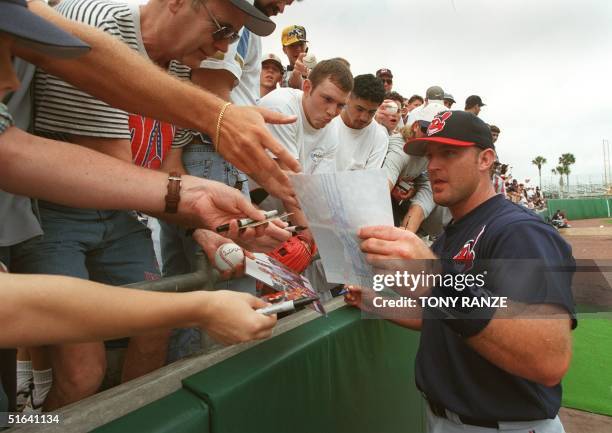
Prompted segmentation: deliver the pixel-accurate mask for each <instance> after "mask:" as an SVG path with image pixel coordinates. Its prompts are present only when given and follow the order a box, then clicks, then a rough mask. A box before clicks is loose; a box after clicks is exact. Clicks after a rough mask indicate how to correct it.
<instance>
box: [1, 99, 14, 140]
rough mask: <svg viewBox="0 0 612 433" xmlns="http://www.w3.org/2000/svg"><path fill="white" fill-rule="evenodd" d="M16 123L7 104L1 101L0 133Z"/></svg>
mask: <svg viewBox="0 0 612 433" xmlns="http://www.w3.org/2000/svg"><path fill="white" fill-rule="evenodd" d="M14 124H15V122H13V117H12V116H11V113H9V111H8V108H7V106H6V105H4V104H3V103H1V102H0V134H2V133H3V132H4V131H6V130H7V129H9V128H10V127H11V126H13V125H14Z"/></svg>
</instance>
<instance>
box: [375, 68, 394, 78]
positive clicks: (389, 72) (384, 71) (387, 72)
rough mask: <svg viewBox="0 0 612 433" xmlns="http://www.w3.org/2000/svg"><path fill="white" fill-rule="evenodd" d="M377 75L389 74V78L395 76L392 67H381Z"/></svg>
mask: <svg viewBox="0 0 612 433" xmlns="http://www.w3.org/2000/svg"><path fill="white" fill-rule="evenodd" d="M376 76H377V77H383V76H387V77H389V78H393V74H392V73H391V69H385V68H383V69H379V70H378V71H376Z"/></svg>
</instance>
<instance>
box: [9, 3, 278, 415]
mask: <svg viewBox="0 0 612 433" xmlns="http://www.w3.org/2000/svg"><path fill="white" fill-rule="evenodd" d="M57 10H58V12H59V13H60V14H62V15H64V16H66V17H69V18H71V19H74V20H76V21H80V22H83V23H85V24H88V25H91V26H94V27H97V28H99V29H101V30H103V31H105V32H107V33H109V34H111V35H113V36H115V37H116V38H118V39H120V40H121V41H122V42H123V43H125V44H127V45H128V46H130V47H131V48H132V49H133V50H135V51H137V52H138V53H139V54H140V55H142V56H143V57H148V58H149V59H150V60H151V61H152V62H153V63H156V64H157V65H159V66H161V67H162V68H165V69H167V70H168V71H169V72H170V73H171V74H174V75H178V76H182V77H185V78H186V77H188V74H189V70H188V69H187V68H186V67H184V66H182V65H181V64H179V63H178V62H176V61H175V60H174V59H184V58H190V59H195V60H197V61H200V60H202V59H204V58H205V57H207V56H210V55H214V54H215V53H216V52H217V51H222V52H223V51H226V50H227V48H228V46H229V44H230V43H231V42H232V41H235V40H236V38H237V37H238V36H237V35H238V33H237V32H238V31H239V30H240V28H241V27H242V26H243V25H246V26H248V27H249V28H250V29H251V30H252V31H253V32H255V33H259V34H261V35H267V34H269V33H271V32H272V31H273V30H274V27H275V26H274V23H272V22H271V21H270V20H269V19H268V18H267V17H266V16H265V15H263V14H262V13H261V12H259V11H258V10H257V9H255V8H254V7H253V6H252V5H251V4H249V3H248V2H247V1H246V0H229V1H227V0H208V1H200V2H192V1H187V0H168V1H162V0H151V1H150V2H149V3H147V4H146V5H143V6H140V7H139V6H136V5H131V4H127V3H117V2H111V1H104V0H102V1H94V0H67V1H65V2H62V3H61V4H60V5H59V6H58V8H57ZM117 78H120V77H117ZM118 81H119V80H118ZM35 90H36V91H35V108H36V110H35V112H36V117H35V119H34V122H35V123H34V130H35V132H36V133H37V134H40V135H43V136H45V137H47V138H52V139H60V140H64V141H69V142H72V143H75V144H78V145H82V146H84V147H88V148H90V149H93V150H96V151H99V152H102V153H104V154H107V155H109V156H112V157H115V158H117V159H120V160H123V161H132V149H131V146H130V144H131V143H130V140H131V139H132V137H136V136H138V135H139V134H141V133H144V134H145V136H146V135H147V134H149V135H148V136H149V137H150V138H149V140H147V139H144V140H143V142H144V143H145V144H152V145H151V148H150V150H151V151H152V152H156V153H157V154H158V155H159V156H160V159H163V146H164V144H166V145H167V144H168V141H170V142H171V141H174V142H175V143H176V142H178V139H177V138H180V137H184V136H185V135H186V134H182V133H177V134H172V131H171V132H170V133H169V134H167V135H165V136H164V134H160V133H159V130H158V129H155V128H153V129H150V130H146V129H145V130H144V131H143V129H142V128H141V124H145V123H146V122H145V121H142V122H139V116H136V117H134V116H130V115H129V114H128V113H126V112H125V111H123V110H120V109H116V108H113V107H110V106H108V105H107V104H105V103H103V102H101V101H100V100H98V99H96V98H94V97H92V96H90V95H89V94H87V93H84V92H82V91H80V90H78V89H76V88H74V87H72V86H71V85H69V84H68V83H66V82H64V81H62V80H60V79H59V78H57V77H55V76H53V75H51V74H49V73H47V72H45V71H43V70H42V69H41V70H39V73H38V76H37V80H36V87H35ZM126 91H128V92H129V89H126ZM225 108H227V107H225ZM139 128H140V129H139ZM160 129H161V128H160ZM166 129H167V128H166ZM217 129H220V125H218V126H217ZM216 144H217V145H218V146H219V145H220V146H223V143H222V142H221V143H219V142H218V141H217V143H216ZM179 177H180V176H179ZM174 178H175V179H176V178H177V176H174ZM109 181H111V182H112V181H113V180H112V179H109ZM174 182H175V184H176V182H178V181H176V180H175V181H174ZM39 208H40V214H41V225H42V228H43V231H44V233H45V236H44V238H38V239H33V240H30V241H28V242H26V243H24V244H21V245H20V246H19V248H18V256H19V260H18V263H19V265H18V269H17V270H18V271H20V272H27V273H48V274H64V275H71V276H77V277H84V278H91V279H93V280H96V281H100V282H106V283H112V284H116V285H119V284H128V283H131V282H136V281H142V280H145V279H156V278H158V277H159V269H158V267H157V263H156V260H155V256H154V254H153V252H152V251H153V250H152V242H151V238H150V234H149V232H148V231H147V229H146V227H144V226H142V225H141V224H140V223H139V222H138V221H137V220H135V219H134V218H133V217H132V216H131V215H130V214H129V213H128V212H124V211H118V210H99V211H95V210H94V211H92V210H85V209H77V208H71V207H67V206H63V205H60V204H57V203H51V202H46V201H41V202H40V203H39ZM169 209H170V208H169ZM170 210H172V209H170ZM60 245H61V250H57V247H58V246H60ZM167 336H168V332H166V331H162V332H156V333H154V334H151V335H144V336H141V337H138V338H134V339H132V340H131V341H130V345H129V346H128V351H127V355H126V361H125V366H124V370H123V380H129V379H132V378H134V377H138V376H140V375H142V374H145V373H147V372H149V371H152V370H154V369H155V368H158V367H160V366H161V365H163V363H164V362H165V351H166V346H167ZM56 355H57V356H56V357H55V360H56V362H54V376H55V383H54V385H53V388H52V390H51V392H50V394H49V397H48V399H47V403H46V408H47V409H53V408H56V407H60V406H63V405H65V404H68V403H71V402H74V401H77V400H79V399H81V398H84V397H86V396H88V395H90V394H92V393H94V392H96V390H97V389H98V387H99V384H100V381H101V379H102V376H103V373H104V348H103V345H102V344H101V343H91V344H84V345H74V346H67V347H63V346H60V347H59V348H57V350H56Z"/></svg>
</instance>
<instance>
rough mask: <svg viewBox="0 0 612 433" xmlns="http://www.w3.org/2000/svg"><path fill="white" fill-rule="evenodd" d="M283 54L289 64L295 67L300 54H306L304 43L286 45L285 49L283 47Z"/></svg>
mask: <svg viewBox="0 0 612 433" xmlns="http://www.w3.org/2000/svg"><path fill="white" fill-rule="evenodd" d="M283 52H284V53H285V54H286V55H287V59H289V64H290V65H291V66H293V65H295V62H296V60H297V59H298V57H300V54H302V53H305V52H306V42H296V43H294V44H291V45H287V46H286V47H283Z"/></svg>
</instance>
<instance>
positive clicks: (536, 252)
mask: <svg viewBox="0 0 612 433" xmlns="http://www.w3.org/2000/svg"><path fill="white" fill-rule="evenodd" d="M432 249H433V251H434V253H435V254H436V255H437V256H438V257H440V258H442V259H454V260H445V261H443V262H453V263H455V264H456V265H459V267H460V270H459V271H458V272H464V273H478V272H482V271H483V269H487V270H488V272H489V276H488V277H487V278H486V289H487V290H489V291H490V292H491V294H492V296H498V295H503V296H508V297H509V298H510V299H514V300H518V301H519V302H521V303H526V304H554V305H559V306H561V307H562V308H563V309H565V310H567V312H568V313H569V314H570V316H571V317H572V321H573V326H576V321H575V310H574V301H573V297H572V292H571V280H572V276H573V271H574V268H575V262H574V259H573V257H572V251H571V247H570V246H569V245H568V244H567V242H565V241H564V240H563V239H562V238H561V236H560V235H559V234H558V233H557V231H556V230H555V229H554V228H553V227H551V226H549V225H547V224H545V223H544V222H543V221H542V220H541V219H540V218H539V217H538V216H537V215H535V214H534V213H533V212H531V211H529V210H527V209H525V208H523V207H520V206H518V205H515V204H513V203H512V202H510V201H509V200H506V199H505V198H504V197H502V196H501V195H496V196H494V197H492V198H491V199H489V200H487V201H486V202H484V203H482V204H481V205H480V206H478V207H477V208H476V209H474V210H472V211H471V212H470V213H468V214H467V215H465V216H464V217H463V218H461V219H460V220H458V221H456V222H454V223H451V224H449V226H448V227H447V228H446V230H445V232H444V233H443V235H442V236H440V237H439V238H438V239H437V240H436V242H435V243H434V244H433V246H432ZM445 271H446V270H445ZM492 273H495V274H496V276H497V277H498V278H490V277H492V275H491V274H492ZM433 293H436V291H435V290H434V291H433ZM470 314H471V313H470ZM475 314H476V312H475ZM438 316H439V314H438V312H434V311H433V310H429V309H425V310H424V312H423V318H424V320H423V327H422V330H421V332H422V335H421V340H420V346H419V351H418V354H417V360H416V383H417V386H418V387H419V389H420V390H421V391H423V392H424V393H425V394H426V395H427V397H428V398H429V399H430V400H432V401H434V402H437V403H439V404H441V405H443V406H445V407H446V408H447V409H450V410H451V411H453V412H455V413H458V414H459V415H464V416H468V417H473V418H477V419H484V420H489V421H523V420H537V419H547V418H554V417H555V416H556V415H557V412H558V411H559V407H560V405H561V385H560V384H559V385H556V386H553V387H546V386H543V385H540V384H537V383H535V382H532V381H530V380H527V379H523V378H521V377H518V376H515V375H512V374H510V373H507V372H505V371H503V370H501V369H500V368H498V367H497V366H495V365H494V364H492V363H490V362H489V361H487V360H486V359H485V358H483V357H482V356H480V355H479V354H478V353H477V352H476V351H475V350H473V349H472V348H471V347H469V346H468V345H467V344H466V342H465V340H464V339H463V338H462V337H461V336H459V335H458V334H457V333H455V332H454V331H453V330H452V329H451V328H450V327H449V326H447V325H446V324H445V323H444V321H442V320H438V319H433V317H438ZM536 322H537V320H536ZM536 326H537V325H536Z"/></svg>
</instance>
